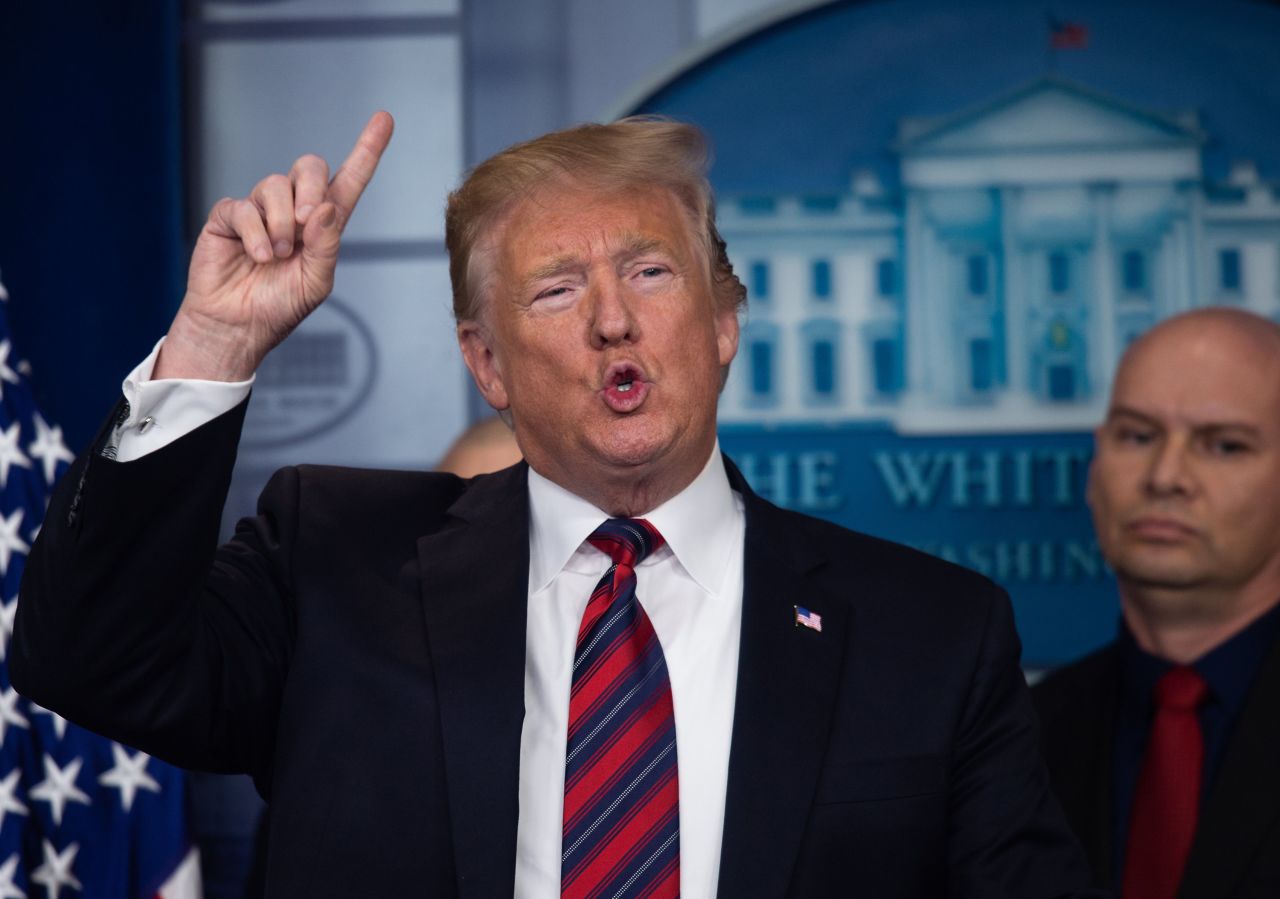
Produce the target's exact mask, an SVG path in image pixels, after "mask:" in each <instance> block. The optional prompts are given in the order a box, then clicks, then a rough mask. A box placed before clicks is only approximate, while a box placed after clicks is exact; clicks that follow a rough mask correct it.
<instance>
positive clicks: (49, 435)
mask: <svg viewBox="0 0 1280 899" xmlns="http://www.w3.org/2000/svg"><path fill="white" fill-rule="evenodd" d="M33 420H34V421H35V423H36V439H35V440H33V441H32V442H31V445H30V446H28V447H27V452H28V453H30V454H31V455H32V456H33V457H35V458H37V459H39V460H40V461H41V462H42V463H43V464H44V479H45V481H46V482H47V483H50V484H52V483H53V474H54V472H56V471H57V470H58V463H59V462H73V461H75V458H76V457H75V454H74V453H72V452H71V450H69V449H67V445H66V444H65V443H63V442H62V427H61V426H60V425H54V426H53V427H49V423H48V422H46V421H45V420H44V416H43V415H41V414H40V413H39V412H37V413H36V414H35V416H34V418H33Z"/></svg>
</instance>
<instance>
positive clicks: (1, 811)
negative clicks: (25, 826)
mask: <svg viewBox="0 0 1280 899" xmlns="http://www.w3.org/2000/svg"><path fill="white" fill-rule="evenodd" d="M21 774H22V771H21V770H20V769H18V768H14V769H13V770H12V771H10V772H9V776H8V777H6V778H5V779H4V780H0V827H4V816H5V815H10V814H12V815H25V814H26V813H27V807H26V806H25V805H23V804H22V803H21V802H19V801H18V798H17V797H16V796H14V795H13V791H14V790H16V789H18V777H19V776H20V775H21ZM0 882H3V881H0Z"/></svg>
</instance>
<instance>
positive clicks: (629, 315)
mask: <svg viewBox="0 0 1280 899" xmlns="http://www.w3.org/2000/svg"><path fill="white" fill-rule="evenodd" d="M689 219H690V216H689V215H688V213H687V212H686V210H685V209H684V208H683V207H682V206H681V205H680V203H679V202H678V201H677V200H676V198H675V196H674V195H673V194H671V192H670V191H668V190H666V189H665V188H659V187H653V188H636V189H632V190H627V191H623V192H615V193H601V192H599V191H593V190H591V189H589V188H587V187H584V186H582V185H579V184H574V183H559V184H554V185H548V186H545V187H543V188H542V189H540V190H539V191H537V192H535V193H534V194H532V195H531V196H530V197H528V198H526V199H525V200H524V201H522V202H521V203H520V204H519V205H518V206H517V207H516V208H515V209H514V210H513V211H512V212H511V213H509V214H508V215H507V216H506V217H505V218H504V219H503V221H502V222H501V223H500V225H499V227H498V228H497V229H496V233H495V234H494V235H492V236H491V238H490V240H489V242H488V247H487V248H486V250H485V251H484V252H485V253H486V262H485V266H486V268H487V275H486V276H485V278H484V280H483V287H482V290H483V296H484V298H483V300H482V302H483V307H482V312H481V321H480V322H479V323H465V322H464V323H463V324H462V325H461V326H460V328H459V339H460V342H461V343H462V347H463V352H464V355H465V357H466V359H467V364H468V366H469V367H470V368H471V370H472V373H473V374H474V375H475V378H476V381H477V384H479V386H480V388H481V391H482V393H483V394H484V396H485V398H486V399H487V400H488V401H489V403H490V405H492V406H494V408H496V409H500V410H501V409H507V408H510V409H511V412H512V415H513V418H514V424H515V433H516V438H517V440H518V441H519V444H520V449H521V451H522V452H523V453H524V456H525V458H526V459H527V460H528V462H529V464H530V465H531V466H532V467H533V468H534V470H535V471H538V472H539V473H540V474H542V475H544V476H546V477H547V478H549V479H550V480H552V481H555V482H556V483H558V484H560V485H561V486H564V487H566V488H567V489H569V490H572V491H573V492H575V493H578V494H579V495H581V496H584V497H586V498H587V499H589V500H591V501H593V502H595V503H596V504H597V505H602V504H604V503H608V504H609V505H608V506H605V510H606V511H608V512H611V513H613V514H641V513H643V512H645V511H648V510H649V508H651V507H652V505H653V504H656V503H658V502H661V501H662V500H665V499H667V498H668V497H669V496H670V495H673V494H674V492H677V491H678V490H680V489H682V488H683V487H684V486H685V485H686V484H687V483H688V482H689V481H691V480H692V479H693V478H694V477H695V476H696V475H697V473H698V471H699V470H701V467H702V466H703V465H704V464H705V463H706V461H707V458H708V456H709V454H710V452H711V448H712V446H713V445H714V441H715V410H716V402H717V398H718V395H719V387H720V369H721V367H722V366H725V365H728V364H729V362H730V360H732V358H733V356H734V354H735V353H736V351H737V343H738V321H737V313H736V310H734V309H723V308H717V306H716V302H715V299H714V298H713V293H712V289H711V276H710V270H709V268H708V264H707V261H706V259H705V255H704V252H703V249H702V245H701V243H700V241H699V240H698V239H697V237H696V236H695V232H694V230H693V228H692V227H691V223H690V221H689Z"/></svg>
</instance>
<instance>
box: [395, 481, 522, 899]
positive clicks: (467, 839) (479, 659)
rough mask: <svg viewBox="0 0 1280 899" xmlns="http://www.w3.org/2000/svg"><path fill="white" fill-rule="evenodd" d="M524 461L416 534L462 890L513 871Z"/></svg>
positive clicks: (506, 889) (499, 888) (491, 890)
mask: <svg viewBox="0 0 1280 899" xmlns="http://www.w3.org/2000/svg"><path fill="white" fill-rule="evenodd" d="M526 478H527V469H526V468H525V466H524V465H523V464H521V465H519V466H516V467H515V468H512V469H508V470H506V471H503V472H500V473H498V474H496V475H493V476H490V477H488V478H484V479H482V480H480V481H477V482H476V483H475V484H474V485H473V486H472V487H470V488H469V489H468V490H467V492H466V493H464V494H463V495H462V497H461V498H460V499H459V500H458V501H457V502H456V503H455V504H454V506H453V507H452V508H451V509H450V510H449V511H450V514H451V515H452V516H453V520H452V521H451V522H450V523H449V524H448V525H446V527H445V528H443V529H442V530H441V531H439V532H437V533H435V534H432V535H430V536H427V537H423V538H422V539H421V540H419V542H418V559H419V565H420V570H421V572H422V602H423V614H424V617H425V619H426V626H427V639H428V643H429V645H430V648H431V664H432V669H433V671H434V674H435V679H436V692H437V696H438V699H439V708H440V730H441V734H442V740H443V744H444V756H445V772H446V781H447V783H448V791H449V814H450V817H451V819H452V823H453V847H454V858H455V864H456V870H457V878H458V894H459V896H461V897H481V896H499V895H504V894H510V892H511V889H512V884H513V883H514V882H515V851H516V823H517V818H518V815H519V775H520V735H521V729H522V727H523V722H524V655H525V617H526V607H527V600H528V572H529V500H528V489H527V480H526Z"/></svg>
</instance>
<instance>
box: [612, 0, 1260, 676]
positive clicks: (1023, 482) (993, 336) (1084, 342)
mask: <svg viewBox="0 0 1280 899" xmlns="http://www.w3.org/2000/svg"><path fill="white" fill-rule="evenodd" d="M1116 6H1120V7H1122V8H1115V7H1116ZM1277 46H1280V9H1278V8H1277V7H1276V6H1275V5H1272V4H1266V3H1246V2H1237V3H1214V4H1203V3H1165V4H1159V5H1156V4H1150V5H1148V4H1142V3H1134V4H1122V5H1113V4H1091V3H1073V4H1069V5H1066V4H1064V5H1060V6H1055V7H1054V8H1053V9H1046V8H1045V7H1043V6H1038V5H1035V4H1026V3H1012V2H1003V3H1000V2H989V3H983V2H979V3H973V4H963V5H957V4H948V3H931V2H889V3H832V4H823V5H819V6H817V7H813V8H808V9H805V10H804V11H801V12H798V13H797V14H796V15H794V16H793V17H791V18H788V19H785V20H783V21H778V22H774V23H773V24H772V25H769V26H768V27H765V28H763V29H761V30H758V31H756V32H754V33H752V34H749V35H746V36H744V37H742V38H741V39H738V40H736V41H734V42H732V43H730V44H728V45H727V46H722V47H719V48H715V49H713V50H710V51H709V52H708V53H707V55H706V56H705V57H704V58H702V59H701V60H699V61H698V62H697V63H695V64H694V65H691V66H687V67H685V68H684V69H682V70H681V71H680V72H678V73H676V74H675V75H674V76H673V77H672V78H671V80H670V81H668V82H667V83H666V84H665V85H664V86H662V87H661V88H660V89H658V90H656V91H655V92H653V93H652V94H650V95H649V96H648V97H646V98H645V99H644V100H643V101H642V102H640V103H639V104H637V109H638V110H640V111H645V112H662V113H666V114H670V115H674V116H676V117H678V118H682V119H688V120H692V121H695V122H698V123H699V124H701V125H702V126H704V127H705V128H706V129H707V130H708V131H709V132H710V134H711V136H712V139H713V141H714V144H715V147H716V157H717V161H716V165H715V168H714V169H713V179H714V180H715V182H716V187H717V191H718V193H719V196H720V203H721V205H720V210H719V220H720V226H721V230H722V232H723V234H724V237H725V238H726V240H727V241H728V244H729V248H730V252H731V254H732V255H733V261H734V265H735V267H736V268H737V270H738V272H739V274H740V275H741V276H742V278H743V281H744V282H745V283H746V284H747V288H748V291H749V295H750V313H749V317H748V319H747V321H746V322H745V326H744V330H743V335H742V342H741V348H740V352H739V357H738V360H737V362H736V363H735V367H734V370H733V373H732V375H731V378H730V381H729V384H728V385H727V387H726V390H725V395H724V397H723V400H722V403H721V433H722V443H723V445H724V446H725V448H726V450H727V451H728V452H729V453H730V455H731V456H733V457H734V458H735V459H736V460H737V461H738V463H739V464H740V465H741V467H742V468H743V470H744V472H745V474H746V475H747V477H748V479H749V480H750V481H751V482H752V484H753V485H754V486H755V487H756V489H758V490H759V491H760V492H762V493H763V494H765V495H766V496H769V497H771V498H772V499H774V500H775V501H777V502H780V503H782V504H784V505H788V506H791V507H793V508H799V509H802V510H804V511H807V512H811V513H815V514H819V515H823V516H826V517H829V518H832V519H834V520H836V521H839V522H841V523H842V524H846V525H848V526H850V527H854V528H857V529H860V530H865V531H869V532H872V533H876V534H881V535H884V536H888V537H891V538H894V539H898V540H902V541H904V542H907V543H911V544H913V545H916V546H919V547H921V548H924V549H926V550H928V551H930V552H933V553H935V554H937V555H941V556H943V557H945V558H948V559H951V560H953V561H956V562H959V563H960V564H963V565H967V566H969V567H972V568H976V569H978V570H980V571H982V572H984V573H986V574H988V575H990V576H992V577H994V578H995V579H996V580H998V581H1000V582H1001V583H1002V584H1004V585H1005V586H1006V587H1007V588H1008V589H1009V591H1010V593H1011V594H1012V596H1013V598H1014V603H1015V607H1016V610H1017V614H1018V619H1019V627H1020V630H1021V632H1022V635H1023V639H1024V642H1025V647H1026V661H1027V662H1028V664H1030V665H1032V666H1039V665H1051V664H1056V663H1059V662H1062V661H1065V660H1067V659H1070V658H1073V657H1074V656H1076V655H1079V654H1080V653H1082V652H1084V651H1086V650H1087V649H1089V648H1092V647H1093V646H1095V645H1097V644H1100V643H1102V642H1103V641H1105V640H1107V639H1109V638H1110V637H1111V636H1112V635H1113V633H1114V630H1115V627H1116V615H1117V612H1116V608H1117V606H1116V602H1115V596H1114V585H1113V583H1112V582H1111V579H1110V575H1109V574H1108V572H1107V571H1106V568H1105V565H1104V564H1103V562H1102V560H1101V557H1100V556H1099V554H1098V549H1097V545H1096V543H1095V541H1094V538H1093V534H1092V530H1091V527H1090V524H1089V517H1088V512H1087V510H1086V508H1085V506H1084V502H1083V494H1084V486H1085V478H1086V475H1087V468H1088V460H1089V456H1090V436H1089V431H1090V430H1091V429H1092V428H1093V427H1094V426H1095V425H1096V424H1097V423H1098V422H1099V421H1100V420H1101V417H1102V415H1103V411H1104V409H1105V404H1106V398H1107V390H1108V386H1109V383H1110V379H1111V375H1112V372H1113V370H1114V367H1115V363H1116V360H1117V358H1118V356H1119V354H1120V353H1121V352H1122V351H1123V349H1124V347H1125V346H1126V345H1127V344H1128V343H1129V341H1131V340H1132V339H1133V338H1134V337H1135V336H1137V335H1138V334H1140V333H1142V332H1143V331H1144V330H1146V329H1147V328H1149V327H1150V326H1151V325H1152V324H1153V323H1155V322H1156V321H1158V320H1160V319H1162V318H1164V317H1167V316H1169V315H1172V314H1175V313H1177V312H1179V311H1182V310H1185V309H1189V308H1193V307H1198V306H1205V305H1217V304H1229V305H1237V306H1242V307H1245V308H1249V309H1252V310H1254V311H1256V312H1259V313H1262V314H1264V315H1267V316H1271V317H1276V318H1280V192H1278V191H1277V182H1276V180H1275V179H1276V178H1277V176H1278V175H1280V74H1277V70H1276V67H1275V65H1274V58H1275V47H1277Z"/></svg>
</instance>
